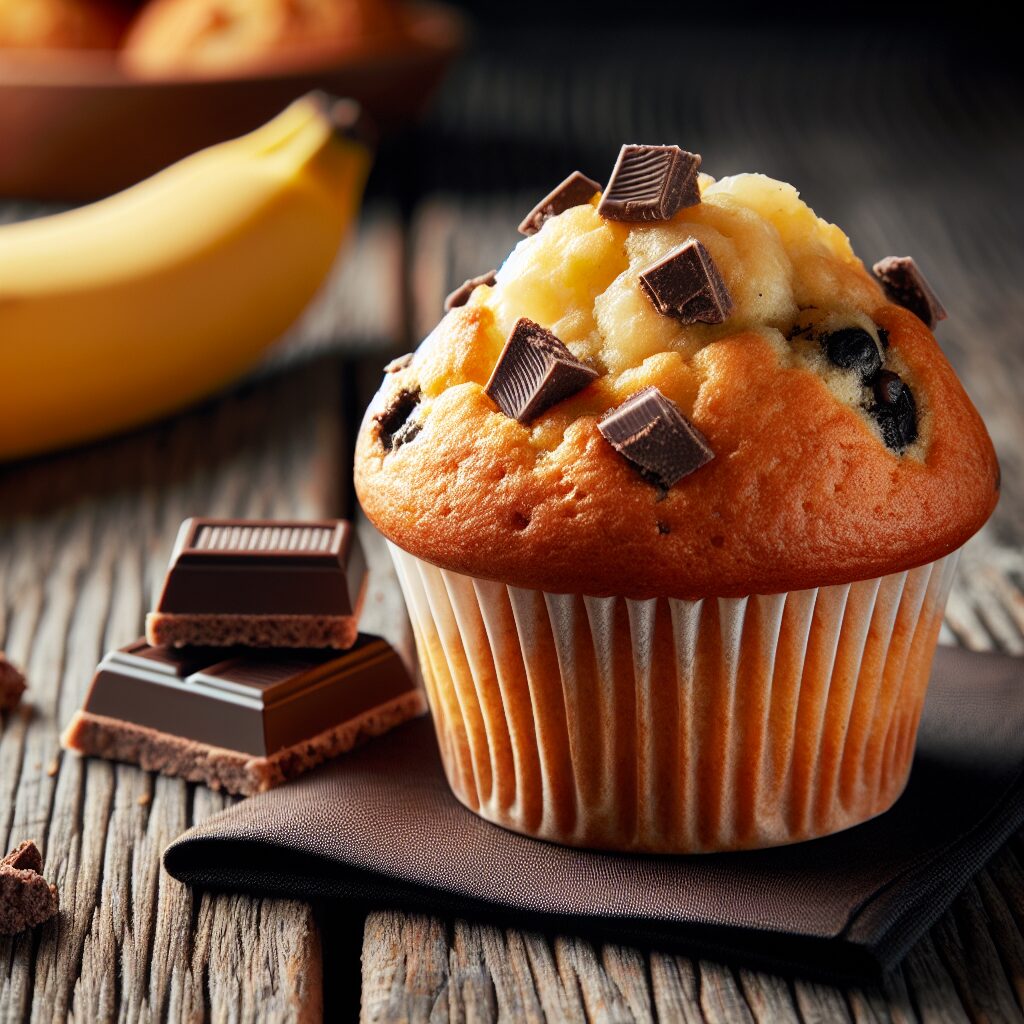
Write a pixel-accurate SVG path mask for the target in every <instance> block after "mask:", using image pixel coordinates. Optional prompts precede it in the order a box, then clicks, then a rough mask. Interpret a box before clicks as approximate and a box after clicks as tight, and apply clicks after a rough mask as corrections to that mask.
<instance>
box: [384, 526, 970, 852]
mask: <svg viewBox="0 0 1024 1024" xmlns="http://www.w3.org/2000/svg"><path fill="white" fill-rule="evenodd" d="M389 546H390V548H391V553H392V556H393V558H394V561H395V565H396V567H397V570H398V577H399V580H400V582H401V585H402V588H403V591H404V593H405V598H406V602H407V604H408V606H409V611H410V616H411V619H412V623H413V630H414V632H415V635H416V644H417V649H418V651H419V657H420V663H421V667H422V670H423V676H424V682H425V685H426V690H427V696H428V699H429V702H430V706H431V710H432V712H433V718H434V724H435V727H436V730H437V737H438V742H439V745H440V749H441V756H442V759H443V762H444V766H445V771H446V773H447V776H448V781H449V783H450V785H451V787H452V790H453V792H454V793H455V795H456V796H457V797H458V799H459V800H461V801H462V803H464V804H465V805H466V806H467V807H469V808H470V809H472V810H474V811H476V812H477V813H478V814H480V815H481V816H482V817H484V818H486V819H488V820H489V821H492V822H495V823H496V824H499V825H503V826H505V827H506V828H510V829H514V830H515V831H517V832H523V833H526V834H527V835H532V836H537V837H540V838H544V839H550V840H553V841H556V842H561V843H567V844H571V845H577V846H591V847H605V848H609V849H619V850H648V851H657V852H666V853H667V852H672V853H686V852H710V851H715V850H734V849H745V848H756V847H762V846H773V845H778V844H781V843H789V842H796V841H799V840H803V839H809V838H813V837H815V836H820V835H825V834H827V833H830V832H835V831H838V830H839V829H843V828H847V827H849V826H851V825H855V824H857V823H859V822H862V821H865V820H867V819H868V818H870V817H873V816H874V815H876V814H879V813H881V812H882V811H884V810H886V809H887V808H889V807H890V806H891V805H892V803H893V802H894V801H895V800H896V798H897V797H898V796H899V795H900V793H901V792H902V791H903V787H904V786H905V784H906V780H907V776H908V774H909V771H910V764H911V760H912V757H913V750H914V742H915V739H916V736H917V726H918V721H919V718H920V713H921V707H922V704H923V701H924V695H925V689H926V687H927V682H928V674H929V671H930V668H931V660H932V655H933V654H934V651H935V644H936V642H937V639H938V632H939V627H940V624H941V621H942V614H943V610H944V608H945V604H946V598H947V597H948V595H949V590H950V586H951V584H952V580H953V575H954V572H955V569H956V564H957V560H958V557H959V552H954V553H952V554H951V555H949V556H947V557H946V558H943V559H940V560H939V561H937V562H933V563H930V564H928V565H924V566H921V567H919V568H917V569H912V570H909V571H907V572H901V573H895V574H893V575H891V576H884V577H880V578H877V579H872V580H865V581H862V582H857V583H852V584H846V585H843V586H832V587H822V588H819V589H816V590H803V591H792V592H790V593H786V594H773V595H768V596H760V595H759V596H752V597H746V598H729V599H727V598H718V599H707V600H703V601H682V600H669V599H653V600H647V601H635V600H628V599H625V598H616V597H609V598H595V597H582V596H577V595H571V594H550V593H545V592H542V591H537V590H526V589H522V588H519V587H513V586H506V585H504V584H501V583H495V582H492V581H487V580H479V579H473V578H471V577H468V576H463V575H460V574H459V573H455V572H450V571H448V570H444V569H439V568H437V567H436V566H433V565H431V564H429V563H427V562H423V561H421V560H420V559H418V558H415V557H414V556H412V555H409V554H408V553H406V552H404V551H402V550H401V549H400V548H397V547H395V546H394V545H389Z"/></svg>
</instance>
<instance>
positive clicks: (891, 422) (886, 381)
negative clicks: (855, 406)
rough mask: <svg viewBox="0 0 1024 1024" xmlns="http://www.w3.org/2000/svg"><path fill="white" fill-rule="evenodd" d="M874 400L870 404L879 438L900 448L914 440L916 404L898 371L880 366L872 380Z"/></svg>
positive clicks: (890, 445)
mask: <svg viewBox="0 0 1024 1024" xmlns="http://www.w3.org/2000/svg"><path fill="white" fill-rule="evenodd" d="M872 390H873V391H874V394H875V404H874V405H873V406H872V407H871V410H870V412H871V415H872V416H874V418H875V420H876V421H877V423H878V427H879V429H880V430H881V432H882V440H883V441H885V444H886V446H887V447H889V448H891V449H892V450H893V451H896V452H901V451H903V449H904V448H906V447H907V445H911V444H913V443H914V442H915V441H916V440H917V404H916V403H915V402H914V396H913V394H912V392H911V390H910V388H908V387H907V385H906V384H904V382H903V381H902V380H901V379H900V376H899V374H897V373H893V372H892V371H891V370H882V371H881V372H879V374H878V376H877V377H875V379H874V381H872Z"/></svg>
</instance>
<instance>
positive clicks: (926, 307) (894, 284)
mask: <svg viewBox="0 0 1024 1024" xmlns="http://www.w3.org/2000/svg"><path fill="white" fill-rule="evenodd" d="M871 269H872V270H873V271H874V273H875V277H877V278H878V280H879V281H881V283H882V287H883V288H884V289H885V294H886V295H888V296H889V300H890V301H891V302H895V303H896V305H897V306H902V307H903V308H904V309H909V310H910V312H911V313H914V314H915V315H916V316H917V317H918V319H920V320H921V321H922V323H924V324H925V325H926V326H927V327H928V328H929V330H931V329H934V327H935V325H936V324H937V323H938V322H939V321H940V320H945V319H946V316H947V314H946V309H945V307H944V306H943V305H942V303H941V302H940V301H939V297H938V296H937V295H936V294H935V292H934V291H932V288H931V285H929V284H928V282H927V281H926V280H925V276H924V274H922V273H921V271H920V270H919V269H918V266H917V264H916V263H915V262H914V258H913V257H912V256H886V257H885V259H884V260H879V261H878V262H877V263H876V264H875V265H874V266H873V267H872V268H871Z"/></svg>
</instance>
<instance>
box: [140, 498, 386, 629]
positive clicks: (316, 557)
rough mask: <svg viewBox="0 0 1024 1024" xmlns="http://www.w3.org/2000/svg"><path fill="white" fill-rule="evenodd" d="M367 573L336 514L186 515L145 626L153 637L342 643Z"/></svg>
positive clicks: (348, 526) (351, 626) (359, 604)
mask: <svg viewBox="0 0 1024 1024" xmlns="http://www.w3.org/2000/svg"><path fill="white" fill-rule="evenodd" d="M366 576H367V574H366V559H365V558H364V557H363V552H362V549H361V548H360V546H359V542H358V540H357V539H356V536H355V531H354V530H353V529H352V524H351V523H348V522H346V521H345V520H343V519H322V520H312V521H303V520H273V519H204V518H195V519H186V520H185V522H184V523H182V524H181V529H180V530H179V532H178V540H177V543H176V544H175V546H174V552H173V553H172V555H171V561H170V565H169V566H168V568H167V576H166V578H165V580H164V585H163V589H162V591H161V593H160V599H159V601H158V602H157V606H156V609H155V610H154V611H153V612H151V613H150V614H149V615H148V616H147V618H146V631H147V633H148V635H149V639H150V641H151V642H152V643H153V644H156V645H162V644H168V645H172V646H181V645H183V644H208V645H211V646H216V647H227V646H230V645H232V644H246V645H248V646H250V647H341V648H343V647H349V646H350V645H351V644H352V643H353V642H354V640H355V638H356V621H357V619H358V617H359V611H360V608H361V607H362V599H363V593H364V590H365V587H366Z"/></svg>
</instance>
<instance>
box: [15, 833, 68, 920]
mask: <svg viewBox="0 0 1024 1024" xmlns="http://www.w3.org/2000/svg"><path fill="white" fill-rule="evenodd" d="M42 870H43V858H42V855H41V854H40V852H39V848H38V847H37V846H36V844H35V843H34V842H32V840H31V839H27V840H25V842H23V843H21V844H20V845H19V846H17V847H16V848H15V849H13V850H12V851H11V852H10V853H9V854H7V856H6V857H4V858H3V860H0V935H15V934H17V933H18V932H21V931H25V929H26V928H35V926H36V925H39V924H42V923H43V922H44V921H49V919H50V918H51V917H53V915H54V914H56V913H57V907H58V902H59V901H58V897H57V887H56V886H55V885H50V883H49V882H47V881H46V879H45V878H43V876H42Z"/></svg>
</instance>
